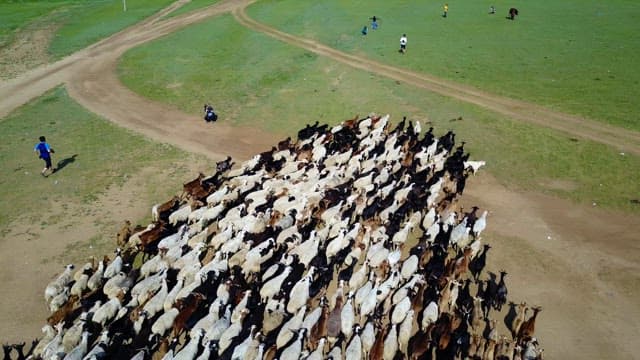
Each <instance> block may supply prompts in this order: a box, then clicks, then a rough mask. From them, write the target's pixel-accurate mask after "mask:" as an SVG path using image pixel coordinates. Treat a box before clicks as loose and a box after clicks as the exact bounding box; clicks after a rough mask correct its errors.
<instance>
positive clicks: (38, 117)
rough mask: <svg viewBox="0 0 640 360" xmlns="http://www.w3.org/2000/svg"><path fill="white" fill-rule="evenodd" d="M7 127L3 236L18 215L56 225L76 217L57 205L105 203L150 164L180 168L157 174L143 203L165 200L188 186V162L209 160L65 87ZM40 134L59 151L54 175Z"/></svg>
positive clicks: (1, 182)
mask: <svg viewBox="0 0 640 360" xmlns="http://www.w3.org/2000/svg"><path fill="white" fill-rule="evenodd" d="M0 132H1V133H2V134H3V141H2V143H0V168H2V169H3V171H2V172H1V173H0V198H1V199H2V202H0V233H2V234H4V233H5V231H6V230H7V226H8V225H9V224H10V223H11V222H12V221H13V220H16V218H17V217H18V216H22V217H24V216H27V217H28V218H27V219H24V218H23V219H22V220H28V221H30V222H31V223H33V224H47V225H51V224H55V223H56V222H58V221H61V220H62V218H61V217H65V216H73V215H74V214H68V213H65V212H64V211H63V212H62V214H60V213H59V212H58V211H56V212H53V213H50V212H49V210H50V209H52V208H53V207H54V206H56V208H59V207H60V206H62V208H63V209H64V208H66V205H65V204H68V205H73V204H76V205H77V204H80V205H82V206H86V207H87V208H91V207H93V206H97V205H96V204H95V203H94V201H95V200H96V199H97V198H98V197H99V196H100V195H101V194H104V193H105V192H106V191H107V190H108V189H109V188H111V187H114V186H115V187H117V186H121V185H122V184H123V183H124V182H125V181H127V179H130V178H132V177H135V176H139V174H141V173H143V172H144V171H148V170H149V169H172V170H171V171H170V173H171V175H172V176H169V177H163V178H162V179H160V178H156V177H152V176H150V177H149V179H148V181H147V182H146V187H147V189H146V191H145V196H144V197H143V198H141V201H144V202H145V204H150V203H155V202H162V201H165V200H166V199H168V198H169V197H170V196H171V195H173V194H175V193H178V192H179V191H180V190H181V185H182V182H183V181H185V177H186V169H187V167H186V165H185V164H187V163H188V162H194V161H200V162H201V161H202V158H201V157H198V156H195V155H190V154H187V153H185V152H183V151H180V150H178V149H176V148H174V147H172V146H169V145H166V144H158V143H157V142H152V141H150V140H148V139H146V138H144V137H143V136H140V135H137V134H134V133H132V132H130V131H128V130H125V129H122V128H119V127H117V126H115V125H113V124H111V123H110V122H108V121H106V120H104V119H101V118H99V117H98V116H96V115H94V114H92V113H89V112H87V111H86V110H84V109H83V108H82V107H81V106H79V105H78V104H77V103H75V102H74V101H73V100H72V99H70V98H69V96H68V95H67V93H66V91H65V90H64V89H62V88H58V89H55V90H53V91H51V92H49V93H47V94H46V95H44V96H42V97H40V98H39V99H37V100H35V101H33V102H32V103H30V104H27V105H25V106H23V107H21V108H20V109H18V110H16V111H15V112H13V113H12V114H11V115H9V116H8V117H6V118H4V119H3V120H2V121H0ZM40 135H45V136H46V137H47V140H48V142H49V143H50V144H51V146H52V147H53V148H54V149H55V150H56V153H55V154H54V156H53V163H54V166H55V165H56V164H58V167H59V168H60V170H59V171H58V172H56V173H55V174H52V175H51V176H49V177H48V178H44V177H42V176H41V175H40V171H41V170H42V168H43V165H44V162H43V161H42V160H40V159H38V157H37V155H36V153H35V152H34V151H33V147H34V145H35V144H36V143H37V142H38V137H39V136H40ZM63 163H64V164H65V165H63V166H61V164H63ZM203 170H204V169H203ZM109 220H113V219H109ZM131 220H132V221H138V220H140V219H131Z"/></svg>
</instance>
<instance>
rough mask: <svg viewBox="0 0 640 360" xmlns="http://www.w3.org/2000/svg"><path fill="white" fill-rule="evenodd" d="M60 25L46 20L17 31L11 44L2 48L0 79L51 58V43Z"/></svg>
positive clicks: (44, 62)
mask: <svg viewBox="0 0 640 360" xmlns="http://www.w3.org/2000/svg"><path fill="white" fill-rule="evenodd" d="M58 28H59V25H56V24H51V23H49V22H47V21H45V20H41V21H37V22H35V23H33V24H30V25H29V26H27V27H26V28H24V29H21V30H19V31H18V32H17V33H16V37H15V39H14V40H13V42H12V43H11V44H9V45H8V46H6V47H2V48H0V79H2V80H6V79H12V78H15V77H16V76H18V75H19V74H22V73H24V72H26V71H28V70H31V69H33V68H35V67H38V66H40V65H42V64H46V63H48V62H49V60H50V56H49V52H48V51H47V49H48V48H49V44H50V43H51V39H53V37H54V35H55V34H56V31H57V30H58Z"/></svg>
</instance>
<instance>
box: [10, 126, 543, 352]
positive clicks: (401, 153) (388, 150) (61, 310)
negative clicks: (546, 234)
mask: <svg viewBox="0 0 640 360" xmlns="http://www.w3.org/2000/svg"><path fill="white" fill-rule="evenodd" d="M234 165H235V163H234V162H232V160H231V158H227V159H225V160H223V161H220V162H218V163H216V171H215V174H214V175H212V176H209V177H205V176H204V175H202V174H201V175H200V176H199V177H198V178H196V179H194V180H193V181H190V182H188V183H185V184H184V192H183V194H181V195H180V196H176V197H174V198H172V199H171V200H169V201H167V202H166V203H164V204H159V205H156V206H154V207H153V209H152V215H153V222H152V223H151V224H150V225H149V226H147V227H145V228H140V227H137V228H135V229H132V228H131V227H130V226H129V225H130V224H129V223H128V222H127V224H126V225H125V226H124V227H123V229H122V230H120V231H119V232H118V236H117V241H118V248H117V249H116V252H115V255H114V256H113V257H112V258H111V259H110V258H109V257H106V256H105V257H104V259H102V260H99V261H96V260H95V259H92V260H93V261H91V262H89V263H87V264H86V265H84V266H83V267H81V268H78V269H75V268H74V266H73V265H67V266H66V268H65V270H64V272H62V273H61V274H60V275H59V276H57V277H56V278H55V279H54V280H53V281H51V283H50V284H49V285H48V286H47V287H46V290H45V300H46V303H47V305H48V307H49V309H50V311H51V315H50V317H49V318H48V319H47V325H45V326H44V327H43V328H42V332H43V336H42V338H41V339H39V340H34V341H33V343H32V344H31V348H30V349H29V350H28V351H24V350H23V348H24V345H25V344H24V343H22V344H16V345H11V346H9V345H5V346H4V351H5V359H12V353H13V352H14V353H17V354H18V355H17V356H18V358H20V359H25V358H31V359H45V360H48V359H65V360H67V359H68V360H72V359H73V360H81V359H176V360H177V359H180V360H183V359H247V360H253V359H279V360H293V359H307V360H312V359H314V360H315V359H333V360H338V359H347V360H350V359H384V360H392V359H484V360H487V359H526V360H532V359H541V358H542V354H543V352H542V349H541V348H540V346H539V344H538V341H537V340H536V338H535V337H534V330H535V319H536V315H537V314H538V312H539V311H540V308H539V307H529V306H527V304H526V303H525V302H522V303H520V304H515V303H512V302H509V303H508V306H509V307H510V310H509V315H507V316H506V317H504V318H505V321H504V322H505V324H506V325H507V326H506V327H505V328H506V329H507V331H504V330H502V331H501V332H502V334H501V333H499V329H498V326H497V322H498V321H497V320H495V319H493V318H492V317H491V316H490V313H491V312H492V311H493V312H494V315H495V317H498V316H501V315H500V311H501V308H502V307H503V306H504V305H507V286H506V284H505V275H506V272H504V271H501V272H500V275H499V276H498V275H497V274H494V273H488V274H486V273H484V272H483V268H484V267H485V263H486V258H487V251H488V250H489V249H490V246H489V245H488V244H483V243H482V242H481V240H482V239H481V233H482V231H483V230H484V228H485V226H486V216H487V211H483V212H482V214H479V211H478V210H479V209H478V208H477V207H473V208H472V209H469V210H468V211H464V209H462V208H460V207H459V206H458V207H457V209H458V211H455V209H456V207H455V206H454V204H456V203H457V199H458V196H459V195H461V194H462V191H463V189H464V186H465V180H466V178H467V177H468V176H469V175H470V174H475V172H476V171H477V170H478V168H480V167H481V166H483V165H484V162H483V161H471V160H469V154H468V153H465V151H464V143H462V145H459V146H457V147H456V145H455V134H454V133H453V132H451V131H449V132H447V133H446V134H444V135H442V136H440V137H437V136H434V134H433V128H430V129H429V130H428V131H422V130H421V129H420V123H419V122H416V123H415V124H414V123H412V122H411V121H408V124H407V120H406V118H404V119H403V120H402V121H400V122H398V124H397V125H395V126H391V124H390V123H389V116H388V115H387V116H383V117H381V116H374V115H370V116H368V117H366V118H364V119H358V117H356V118H354V119H351V120H346V121H343V122H342V123H341V124H339V125H336V126H334V127H329V126H327V125H319V124H318V123H317V122H316V123H315V124H313V125H307V126H306V127H305V128H303V129H301V130H300V131H299V132H298V139H297V141H295V142H294V141H291V139H290V138H287V139H285V140H283V141H281V142H279V143H278V144H277V146H274V147H273V148H272V149H271V150H270V151H266V152H264V153H260V154H257V155H256V156H254V157H253V158H252V159H250V160H248V161H246V162H244V163H242V164H239V165H238V166H235V167H234ZM498 278H499V280H498ZM14 358H15V357H14Z"/></svg>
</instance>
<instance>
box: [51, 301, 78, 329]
mask: <svg viewBox="0 0 640 360" xmlns="http://www.w3.org/2000/svg"><path fill="white" fill-rule="evenodd" d="M78 299H79V298H78V296H77V295H71V296H69V300H67V302H66V303H65V304H64V305H62V307H60V308H59V309H58V310H56V311H55V312H54V313H53V314H51V316H49V317H48V318H47V322H48V323H49V325H51V326H53V325H55V324H57V323H59V322H61V321H63V320H65V322H67V321H66V320H67V318H73V316H72V315H73V313H74V312H75V311H76V310H78V309H79V308H80V304H79V302H78Z"/></svg>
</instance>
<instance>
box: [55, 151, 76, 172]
mask: <svg viewBox="0 0 640 360" xmlns="http://www.w3.org/2000/svg"><path fill="white" fill-rule="evenodd" d="M77 156H78V154H73V155H71V156H70V157H68V158H66V159H62V160H60V161H58V165H56V171H55V172H59V171H60V170H62V169H63V168H64V167H65V166H67V165H69V164H71V163H72V162H74V161H76V157H77Z"/></svg>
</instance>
